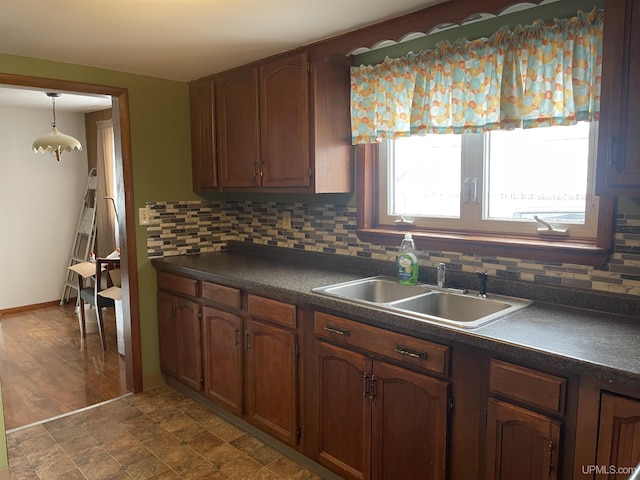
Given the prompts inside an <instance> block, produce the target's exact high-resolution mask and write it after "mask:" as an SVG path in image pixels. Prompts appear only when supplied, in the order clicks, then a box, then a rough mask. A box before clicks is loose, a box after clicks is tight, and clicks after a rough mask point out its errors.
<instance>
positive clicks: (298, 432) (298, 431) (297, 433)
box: [296, 426, 302, 441]
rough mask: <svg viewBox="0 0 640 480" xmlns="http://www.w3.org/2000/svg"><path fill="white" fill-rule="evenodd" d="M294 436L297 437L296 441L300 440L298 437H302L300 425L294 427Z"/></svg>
mask: <svg viewBox="0 0 640 480" xmlns="http://www.w3.org/2000/svg"><path fill="white" fill-rule="evenodd" d="M296 437H298V441H300V438H301V437H302V427H300V426H298V427H296Z"/></svg>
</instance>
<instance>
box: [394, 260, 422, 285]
mask: <svg viewBox="0 0 640 480" xmlns="http://www.w3.org/2000/svg"><path fill="white" fill-rule="evenodd" d="M398 280H399V281H400V283H408V284H415V283H416V282H417V281H418V258H417V257H416V256H415V254H413V253H410V252H403V253H401V254H400V255H398Z"/></svg>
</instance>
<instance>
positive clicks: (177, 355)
mask: <svg viewBox="0 0 640 480" xmlns="http://www.w3.org/2000/svg"><path fill="white" fill-rule="evenodd" d="M200 319H201V316H200V304H199V303H196V302H194V301H193V300H190V299H188V298H183V297H179V296H177V295H174V294H172V293H168V292H166V291H162V290H161V291H159V292H158V321H159V325H158V329H159V330H158V333H159V340H160V367H161V369H162V371H163V372H164V373H166V374H167V375H170V376H172V377H174V378H176V379H177V380H178V381H180V382H181V383H183V384H184V385H186V386H188V387H189V388H191V389H193V390H195V391H198V392H199V391H201V390H202V385H203V377H202V336H201V331H202V329H201V324H200Z"/></svg>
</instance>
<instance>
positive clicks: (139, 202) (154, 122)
mask: <svg viewBox="0 0 640 480" xmlns="http://www.w3.org/2000/svg"><path fill="white" fill-rule="evenodd" d="M0 72H2V73H9V74H17V75H28V76H34V77H43V78H52V79H59V80H70V81H76V82H86V83H92V84H100V85H107V86H113V87H122V88H126V89H128V92H129V113H130V120H131V122H130V123H131V149H132V158H133V189H134V199H135V208H136V210H135V212H133V213H135V217H136V223H137V209H138V207H142V206H144V205H145V203H146V202H149V201H160V200H189V199H193V198H197V197H196V196H195V195H194V194H193V192H192V190H191V145H190V136H189V90H188V85H187V84H186V83H183V82H175V81H170V80H163V79H158V78H152V77H146V76H141V75H132V74H127V73H122V72H115V71H110V70H104V69H99V68H92V67H86V66H80V65H72V64H65V63H58V62H51V61H47V60H39V59H35V58H26V57H18V56H13V55H3V54H0ZM146 243H147V239H146V229H145V227H141V226H137V227H136V247H137V258H138V275H139V291H140V324H141V325H140V327H141V337H142V340H141V343H142V369H143V378H144V380H145V384H147V381H148V380H149V379H157V378H159V375H160V367H159V358H158V341H157V337H158V332H157V314H156V302H155V291H156V279H155V271H154V269H153V267H152V266H151V263H150V261H149V259H148V258H147V251H146Z"/></svg>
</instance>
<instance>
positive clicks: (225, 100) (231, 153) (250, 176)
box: [215, 67, 261, 190]
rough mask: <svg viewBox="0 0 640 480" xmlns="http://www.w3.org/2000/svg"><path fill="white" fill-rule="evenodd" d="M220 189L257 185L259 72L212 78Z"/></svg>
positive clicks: (243, 71)
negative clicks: (215, 99) (214, 93)
mask: <svg viewBox="0 0 640 480" xmlns="http://www.w3.org/2000/svg"><path fill="white" fill-rule="evenodd" d="M215 85H216V91H217V103H216V108H217V109H216V113H217V124H218V167H219V176H220V188H221V189H223V190H224V189H229V188H247V187H249V188H252V187H253V188H255V187H259V186H260V162H261V157H260V118H259V110H258V107H259V103H258V102H259V100H258V98H259V97H258V69H257V67H247V68H241V69H237V70H233V71H230V72H227V73H223V74H220V75H218V76H216V78H215Z"/></svg>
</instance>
